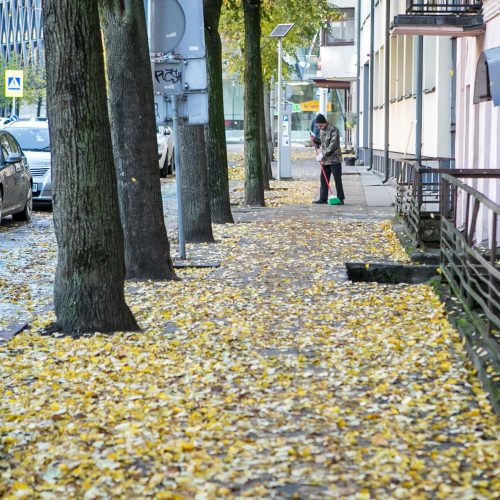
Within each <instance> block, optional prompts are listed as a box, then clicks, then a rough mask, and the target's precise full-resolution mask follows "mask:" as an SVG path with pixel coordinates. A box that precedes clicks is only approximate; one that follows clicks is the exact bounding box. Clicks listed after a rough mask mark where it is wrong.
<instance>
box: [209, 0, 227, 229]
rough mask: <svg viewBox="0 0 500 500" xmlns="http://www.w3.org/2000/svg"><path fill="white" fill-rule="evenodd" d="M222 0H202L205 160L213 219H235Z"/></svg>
mask: <svg viewBox="0 0 500 500" xmlns="http://www.w3.org/2000/svg"><path fill="white" fill-rule="evenodd" d="M221 8H222V0H204V2H203V12H204V17H205V43H206V47H207V72H208V116H209V121H208V125H207V126H206V127H205V141H206V146H207V160H208V184H209V191H210V209H211V212H212V222H215V223H216V224H225V223H231V222H234V220H233V216H232V214H231V204H230V199H229V176H228V168H227V146H226V131H225V127H224V101H223V92H222V88H223V87H222V45H221V40H220V35H219V19H220V12H221Z"/></svg>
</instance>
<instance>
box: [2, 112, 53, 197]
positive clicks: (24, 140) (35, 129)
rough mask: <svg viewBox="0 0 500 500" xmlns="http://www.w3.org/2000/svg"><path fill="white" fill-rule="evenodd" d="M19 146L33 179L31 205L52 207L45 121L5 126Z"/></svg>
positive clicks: (47, 132) (19, 122) (47, 136)
mask: <svg viewBox="0 0 500 500" xmlns="http://www.w3.org/2000/svg"><path fill="white" fill-rule="evenodd" d="M5 130H8V131H9V132H10V133H11V134H12V135H13V136H14V137H15V138H16V140H17V142H18V143H19V145H20V146H21V148H22V150H23V151H24V154H25V155H26V158H27V159H28V163H29V167H30V171H31V176H32V177H33V203H34V204H35V205H46V206H49V207H50V206H51V205H52V178H51V153H50V137H49V127H48V123H47V122H46V121H17V122H12V123H9V124H7V125H6V126H5Z"/></svg>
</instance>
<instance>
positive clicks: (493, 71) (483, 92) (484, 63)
mask: <svg viewBox="0 0 500 500" xmlns="http://www.w3.org/2000/svg"><path fill="white" fill-rule="evenodd" d="M491 100H493V104H494V105H495V106H500V47H494V48H492V49H487V50H485V51H484V52H481V55H480V56H479V61H478V62H477V66H476V79H475V81H474V100H473V102H474V104H478V103H480V102H483V101H491Z"/></svg>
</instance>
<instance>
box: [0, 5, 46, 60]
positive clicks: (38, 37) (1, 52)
mask: <svg viewBox="0 0 500 500" xmlns="http://www.w3.org/2000/svg"><path fill="white" fill-rule="evenodd" d="M13 57H15V58H17V59H18V60H19V61H20V62H21V63H22V64H33V63H34V64H41V65H43V64H44V50H43V18H42V0H0V58H1V60H2V62H3V63H5V62H9V61H10V60H11V59H12V58H13Z"/></svg>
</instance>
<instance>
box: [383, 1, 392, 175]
mask: <svg viewBox="0 0 500 500" xmlns="http://www.w3.org/2000/svg"><path fill="white" fill-rule="evenodd" d="M390 27H391V0H385V42H384V45H385V50H384V56H385V57H384V59H385V61H384V63H385V75H384V179H383V180H382V183H383V184H385V183H386V182H387V181H388V180H389V173H390V165H391V163H390V162H391V160H390V159H389V130H390V127H389V125H390V123H389V120H390V117H389V89H390V81H389V77H390V69H391V68H390V64H391V34H390V31H389V29H390Z"/></svg>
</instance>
